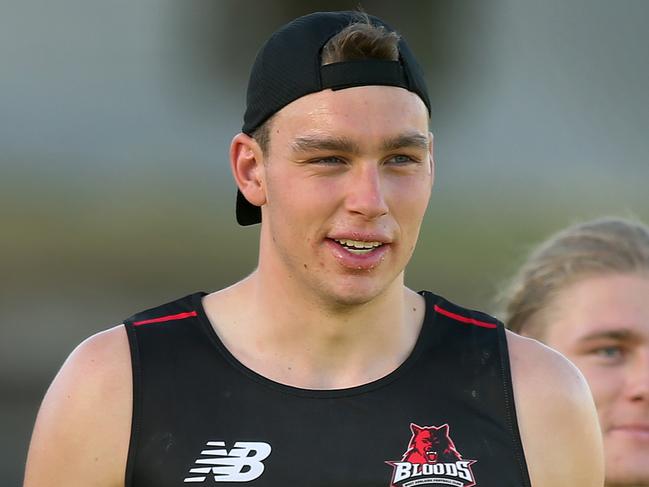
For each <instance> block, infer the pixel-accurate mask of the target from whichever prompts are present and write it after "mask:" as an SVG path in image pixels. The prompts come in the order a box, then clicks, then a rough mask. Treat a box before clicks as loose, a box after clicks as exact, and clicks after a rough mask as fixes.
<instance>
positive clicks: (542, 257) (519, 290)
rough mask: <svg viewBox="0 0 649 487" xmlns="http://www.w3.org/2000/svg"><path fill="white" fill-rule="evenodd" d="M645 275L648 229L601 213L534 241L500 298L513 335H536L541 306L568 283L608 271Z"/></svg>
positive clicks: (542, 324) (542, 323)
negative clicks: (595, 217)
mask: <svg viewBox="0 0 649 487" xmlns="http://www.w3.org/2000/svg"><path fill="white" fill-rule="evenodd" d="M638 273H639V274H645V273H646V274H647V275H649V228H648V227H647V226H646V225H644V224H642V223H640V222H638V221H634V220H629V219H623V218H615V217H606V218H600V219H596V220H592V221H588V222H585V223H580V224H577V225H574V226H571V227H569V228H566V229H564V230H562V231H560V232H559V233H557V234H555V235H553V236H552V237H550V238H549V239H548V240H546V241H545V242H543V243H542V244H541V245H539V246H538V247H537V248H536V249H535V250H534V251H533V252H532V253H531V254H530V255H529V257H528V258H527V261H526V262H525V263H524V264H523V266H522V267H521V268H520V269H519V271H518V273H517V274H516V276H515V277H514V278H513V279H512V281H511V284H510V285H509V286H508V288H507V289H506V290H505V292H504V293H502V294H501V296H500V301H501V302H502V303H503V305H504V306H503V308H504V309H503V311H504V313H503V318H504V320H505V323H506V324H507V327H508V328H509V329H511V330H512V331H514V332H516V333H524V334H526V335H528V336H532V337H534V338H541V337H542V334H543V332H544V328H545V320H543V319H542V318H543V315H544V310H545V309H546V308H547V307H548V305H549V303H550V301H551V300H552V299H553V298H554V297H555V296H556V295H557V294H559V293H560V292H561V291H562V290H563V289H565V288H566V287H567V286H568V285H570V284H572V283H574V282H577V281H580V280H582V279H584V278H587V277H594V276H601V275H609V274H638Z"/></svg>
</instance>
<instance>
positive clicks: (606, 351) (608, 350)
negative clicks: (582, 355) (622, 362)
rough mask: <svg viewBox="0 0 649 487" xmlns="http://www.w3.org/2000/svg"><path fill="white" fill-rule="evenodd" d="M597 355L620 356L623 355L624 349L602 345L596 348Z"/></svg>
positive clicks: (606, 356)
mask: <svg viewBox="0 0 649 487" xmlns="http://www.w3.org/2000/svg"><path fill="white" fill-rule="evenodd" d="M594 353H595V355H597V356H598V357H603V358H620V357H621V356H622V349H621V348H620V347H615V346H611V347H602V348H598V349H597V350H594Z"/></svg>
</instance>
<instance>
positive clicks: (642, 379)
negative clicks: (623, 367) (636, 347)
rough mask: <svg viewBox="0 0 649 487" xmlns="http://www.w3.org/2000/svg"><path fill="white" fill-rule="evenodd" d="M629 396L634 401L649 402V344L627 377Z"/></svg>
mask: <svg viewBox="0 0 649 487" xmlns="http://www.w3.org/2000/svg"><path fill="white" fill-rule="evenodd" d="M626 383H627V387H626V392H627V397H629V399H631V400H632V401H644V402H646V403H648V404H649V345H647V346H645V347H643V349H642V350H641V351H640V353H638V355H637V356H636V360H635V361H634V364H633V366H632V367H630V368H629V376H628V378H627V381H626Z"/></svg>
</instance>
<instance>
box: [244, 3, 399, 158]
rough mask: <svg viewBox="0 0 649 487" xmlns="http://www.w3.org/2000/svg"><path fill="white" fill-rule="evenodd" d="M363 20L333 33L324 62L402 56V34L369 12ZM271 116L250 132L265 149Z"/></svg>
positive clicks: (324, 50)
mask: <svg viewBox="0 0 649 487" xmlns="http://www.w3.org/2000/svg"><path fill="white" fill-rule="evenodd" d="M359 15H360V16H361V20H359V21H358V22H354V23H352V24H350V25H348V26H347V27H345V28H344V29H342V30H341V31H340V32H338V34H336V35H334V36H333V37H332V38H331V39H329V40H328V41H327V43H326V44H325V45H324V47H323V48H322V56H321V65H323V66H324V65H326V64H333V63H339V62H344V61H354V60H362V59H383V60H386V61H398V60H399V34H397V33H396V32H389V31H388V30H387V29H386V28H385V27H383V26H382V25H374V24H372V22H371V20H370V18H369V17H368V16H367V14H365V13H363V12H361V13H359ZM272 121H273V117H270V118H269V119H268V120H266V121H265V122H264V123H262V124H261V125H260V126H259V127H257V128H256V129H255V130H254V132H253V133H252V134H251V135H252V138H253V139H255V140H256V141H257V143H258V144H259V147H261V150H262V152H264V153H266V152H267V151H268V147H269V145H270V126H271V125H272Z"/></svg>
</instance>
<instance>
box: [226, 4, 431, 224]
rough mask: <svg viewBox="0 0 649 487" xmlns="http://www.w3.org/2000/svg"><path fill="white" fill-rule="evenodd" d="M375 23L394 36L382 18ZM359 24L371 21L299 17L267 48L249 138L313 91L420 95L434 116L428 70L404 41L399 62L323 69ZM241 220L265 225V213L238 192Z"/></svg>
mask: <svg viewBox="0 0 649 487" xmlns="http://www.w3.org/2000/svg"><path fill="white" fill-rule="evenodd" d="M368 17H369V19H370V21H371V22H372V24H374V25H377V26H383V27H384V28H385V29H386V30H387V31H388V32H394V29H392V28H391V27H390V26H389V25H388V24H386V23H385V22H383V21H382V20H380V19H378V18H377V17H373V16H368ZM355 22H365V16H364V14H361V13H359V12H317V13H313V14H309V15H306V16H304V17H300V18H298V19H295V20H293V21H291V22H289V23H288V24H286V25H285V26H283V27H282V28H280V29H279V30H278V31H276V32H275V33H274V34H273V35H272V36H271V37H270V39H268V40H267V41H266V43H265V44H264V45H263V46H262V48H261V49H260V50H259V52H258V53H257V58H256V59H255V62H254V64H253V66H252V70H251V72H250V79H249V81H248V92H247V97H246V104H247V107H246V113H245V115H244V119H243V120H244V123H243V127H242V129H241V130H242V132H244V133H245V134H248V135H252V133H253V132H254V131H255V129H257V128H258V127H260V126H261V125H262V124H263V123H264V122H265V121H266V120H268V119H269V118H270V117H271V116H272V115H274V114H275V113H277V112H278V111H279V110H281V109H282V108H283V107H285V106H286V105H288V104H289V103H291V102H292V101H295V100H297V99H298V98H301V97H303V96H305V95H308V94H309V93H316V92H318V91H322V90H325V89H332V90H340V89H344V88H351V87H354V86H368V85H384V86H397V87H401V88H405V89H407V90H409V91H412V92H413V93H416V94H417V95H418V96H419V97H420V98H421V99H422V101H423V102H424V104H425V105H426V107H427V108H428V112H429V113H430V101H429V98H428V93H427V90H426V82H425V79H424V75H423V72H422V70H421V68H420V66H419V64H418V63H417V61H416V60H415V57H414V56H413V54H412V52H411V51H410V48H409V47H408V45H407V44H406V42H405V41H404V40H403V38H400V39H399V43H398V49H399V60H398V61H387V60H379V59H363V60H353V61H346V62H338V63H332V64H327V65H325V66H321V58H320V56H321V52H322V48H323V46H324V45H325V44H326V43H327V41H328V40H329V39H331V38H332V37H333V36H334V35H336V34H337V33H338V32H340V31H341V30H342V29H344V28H345V27H347V26H348V25H350V24H352V23H355ZM237 222H238V223H239V224H240V225H253V224H255V223H259V222H261V209H260V208H259V207H258V206H255V205H253V204H251V203H249V202H248V201H247V200H246V199H245V197H244V196H243V195H242V194H241V192H237Z"/></svg>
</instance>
